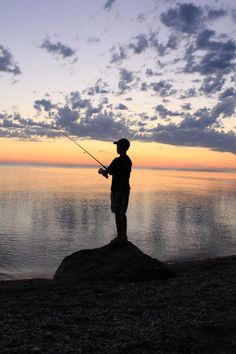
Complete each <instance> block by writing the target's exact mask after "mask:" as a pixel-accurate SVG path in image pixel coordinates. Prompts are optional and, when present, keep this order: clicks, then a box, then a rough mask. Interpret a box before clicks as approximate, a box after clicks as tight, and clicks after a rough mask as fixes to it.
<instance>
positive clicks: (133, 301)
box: [0, 256, 236, 354]
mask: <svg viewBox="0 0 236 354" xmlns="http://www.w3.org/2000/svg"><path fill="white" fill-rule="evenodd" d="M235 266H236V256H228V257H220V258H214V259H208V260H201V261H191V262H182V263H175V264H172V265H171V268H172V269H173V270H174V271H176V273H177V276H176V277H175V278H172V279H169V280H165V281H147V282H139V283H125V282H118V281H116V282H110V281H100V282H99V281H96V282H81V283H76V282H73V283H69V284H68V283H67V284H65V283H62V282H59V281H58V282H57V281H53V280H46V279H30V280H13V281H1V282H0V292H1V301H0V310H1V319H0V335H1V353H3V354H5V353H22V354H23V353H26V352H27V353H60V354H63V353H84V354H87V353H96V354H97V353H103V354H105V353H120V354H121V353H122V354H123V353H132V354H133V353H135V354H136V353H137V354H138V353H140V354H143V353H144V354H145V353H148V354H150V353H163V354H164V353H181V354H182V353H210V352H212V353H213V352H214V354H222V353H229V354H230V353H233V352H236V339H235V338H236V311H235V310H236V301H235V299H236V290H235V284H236V272H235V269H236V267H235Z"/></svg>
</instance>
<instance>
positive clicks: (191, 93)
mask: <svg viewBox="0 0 236 354" xmlns="http://www.w3.org/2000/svg"><path fill="white" fill-rule="evenodd" d="M197 95H198V93H197V89H196V88H195V87H190V88H188V89H186V90H185V91H184V92H183V93H181V95H180V98H181V99H182V98H191V97H196V96H197Z"/></svg>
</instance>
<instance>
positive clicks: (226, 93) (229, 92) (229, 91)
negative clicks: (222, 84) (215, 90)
mask: <svg viewBox="0 0 236 354" xmlns="http://www.w3.org/2000/svg"><path fill="white" fill-rule="evenodd" d="M228 97H235V99H236V90H235V89H234V88H233V87H229V88H227V89H226V90H225V91H223V92H222V93H221V95H220V99H221V100H223V99H225V98H228Z"/></svg>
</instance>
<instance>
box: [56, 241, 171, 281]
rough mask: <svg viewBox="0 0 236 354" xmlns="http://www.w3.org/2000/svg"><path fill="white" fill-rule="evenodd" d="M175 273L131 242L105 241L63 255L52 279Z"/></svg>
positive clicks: (151, 277)
mask: <svg viewBox="0 0 236 354" xmlns="http://www.w3.org/2000/svg"><path fill="white" fill-rule="evenodd" d="M173 276H175V273H174V272H173V271H172V270H171V269H170V268H169V267H168V266H167V265H165V264H163V263H162V262H160V261H158V260H157V259H154V258H152V257H150V256H148V255H146V254H144V253H143V252H142V251H141V250H140V249H139V248H137V247H136V246H135V245H133V244H132V243H131V242H125V243H121V244H115V243H114V244H113V243H109V244H107V245H105V246H103V247H100V248H95V249H86V250H81V251H78V252H75V253H73V254H71V255H70V256H67V257H66V258H64V260H63V261H62V263H61V265H60V266H59V268H58V269H57V271H56V273H55V275H54V279H55V280H61V281H64V282H70V281H94V280H110V281H116V280H119V281H128V282H137V281H148V280H157V279H158V280H163V279H169V278H171V277H173Z"/></svg>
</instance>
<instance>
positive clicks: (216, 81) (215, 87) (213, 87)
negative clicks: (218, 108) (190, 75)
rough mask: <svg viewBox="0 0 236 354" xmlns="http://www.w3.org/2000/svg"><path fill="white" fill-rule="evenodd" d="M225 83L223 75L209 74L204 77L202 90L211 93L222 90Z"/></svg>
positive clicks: (207, 93)
mask: <svg viewBox="0 0 236 354" xmlns="http://www.w3.org/2000/svg"><path fill="white" fill-rule="evenodd" d="M224 83H225V79H224V78H222V77H221V76H207V77H205V78H204V80H203V82H202V86H201V87H200V91H202V92H203V93H204V94H206V95H207V96H208V95H211V94H213V93H216V92H220V91H221V90H222V87H223V85H224Z"/></svg>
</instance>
